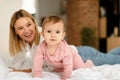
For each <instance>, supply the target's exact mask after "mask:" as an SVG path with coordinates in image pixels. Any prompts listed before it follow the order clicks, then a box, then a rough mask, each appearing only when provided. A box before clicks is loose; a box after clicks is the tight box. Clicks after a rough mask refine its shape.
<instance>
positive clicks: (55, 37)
mask: <svg viewBox="0 0 120 80" xmlns="http://www.w3.org/2000/svg"><path fill="white" fill-rule="evenodd" d="M42 34H43V37H44V39H45V41H46V42H47V44H48V45H57V44H59V43H60V41H61V40H62V39H63V38H64V37H65V32H64V24H63V23H62V22H58V23H55V24H53V23H52V24H51V23H48V24H46V25H45V26H44V30H43V33H42Z"/></svg>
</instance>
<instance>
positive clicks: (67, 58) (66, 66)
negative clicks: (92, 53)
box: [33, 40, 93, 79]
mask: <svg viewBox="0 0 120 80" xmlns="http://www.w3.org/2000/svg"><path fill="white" fill-rule="evenodd" d="M44 60H45V61H46V62H48V63H50V64H51V65H52V66H54V67H55V69H59V70H61V71H62V72H63V74H62V79H66V78H69V77H70V76H71V73H72V70H74V69H78V68H87V67H92V66H93V63H92V61H91V60H88V61H87V62H86V63H84V62H83V60H82V58H81V56H80V55H79V54H78V53H77V51H75V50H74V49H73V48H72V47H70V46H69V45H68V44H67V43H66V41H65V40H62V41H61V43H60V44H59V46H58V48H57V49H56V51H55V55H54V56H50V55H49V53H48V52H47V50H46V42H45V41H43V42H42V43H41V44H40V46H38V48H37V51H36V54H35V57H34V66H33V76H34V77H41V72H42V65H43V61H44Z"/></svg>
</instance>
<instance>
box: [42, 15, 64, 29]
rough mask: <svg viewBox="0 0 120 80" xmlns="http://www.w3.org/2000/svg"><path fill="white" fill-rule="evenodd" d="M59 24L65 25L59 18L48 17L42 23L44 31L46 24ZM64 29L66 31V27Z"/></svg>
mask: <svg viewBox="0 0 120 80" xmlns="http://www.w3.org/2000/svg"><path fill="white" fill-rule="evenodd" d="M58 22H62V23H63V25H64V21H63V19H62V18H60V17H58V16H48V17H45V18H44V20H43V22H42V30H43V29H44V27H45V25H46V24H48V23H50V24H55V23H58ZM64 29H65V26H64Z"/></svg>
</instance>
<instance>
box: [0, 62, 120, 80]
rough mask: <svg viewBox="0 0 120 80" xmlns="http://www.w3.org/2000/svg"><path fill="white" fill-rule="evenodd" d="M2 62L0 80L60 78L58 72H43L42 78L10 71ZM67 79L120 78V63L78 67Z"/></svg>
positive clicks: (51, 79) (102, 79)
mask: <svg viewBox="0 0 120 80" xmlns="http://www.w3.org/2000/svg"><path fill="white" fill-rule="evenodd" d="M0 64H1V66H0V80H60V76H59V75H58V74H57V73H51V72H43V73H42V76H43V77H42V78H32V73H24V72H10V71H9V69H8V68H7V67H6V66H5V65H4V63H3V62H2V61H1V60H0ZM67 80H120V64H116V65H103V66H95V67H93V68H86V69H78V70H75V71H73V73H72V76H71V78H69V79H67Z"/></svg>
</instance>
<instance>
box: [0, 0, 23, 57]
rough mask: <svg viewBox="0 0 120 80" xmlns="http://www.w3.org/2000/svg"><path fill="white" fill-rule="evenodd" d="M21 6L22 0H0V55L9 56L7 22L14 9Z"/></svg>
mask: <svg viewBox="0 0 120 80" xmlns="http://www.w3.org/2000/svg"><path fill="white" fill-rule="evenodd" d="M21 7H22V0H12V1H11V0H0V56H1V55H4V56H9V54H8V53H9V50H8V42H9V22H10V17H11V15H12V14H13V12H14V11H16V10H18V9H20V8H21Z"/></svg>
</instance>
